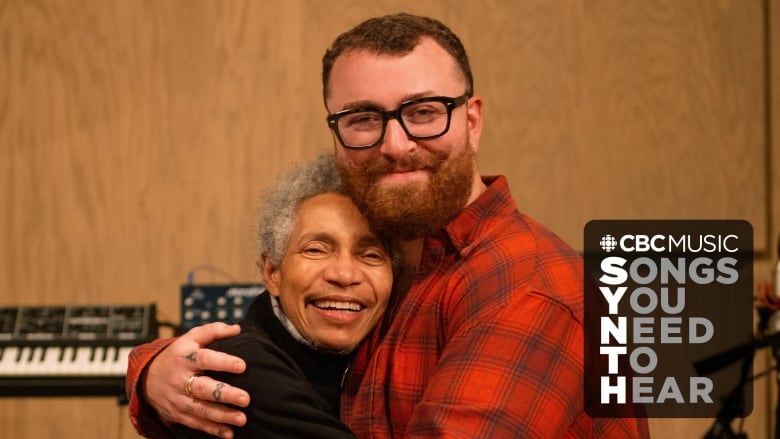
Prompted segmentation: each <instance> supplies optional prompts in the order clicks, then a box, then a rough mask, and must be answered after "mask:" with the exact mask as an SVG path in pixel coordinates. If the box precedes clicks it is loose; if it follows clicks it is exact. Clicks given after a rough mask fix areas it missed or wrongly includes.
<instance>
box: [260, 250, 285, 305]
mask: <svg viewBox="0 0 780 439" xmlns="http://www.w3.org/2000/svg"><path fill="white" fill-rule="evenodd" d="M262 258H263V261H262V264H263V278H264V279H265V287H266V289H268V291H269V292H270V293H271V295H272V296H275V297H279V277H280V276H281V274H280V271H281V270H280V269H279V267H278V266H275V265H273V264H272V263H271V261H270V260H269V259H268V256H267V255H265V254H264V255H263V256H262Z"/></svg>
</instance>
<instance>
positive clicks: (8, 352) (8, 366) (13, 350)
mask: <svg viewBox="0 0 780 439" xmlns="http://www.w3.org/2000/svg"><path fill="white" fill-rule="evenodd" d="M21 350H22V349H21V348H19V347H16V346H7V347H5V348H4V349H3V351H4V352H3V359H2V360H0V373H2V374H3V375H10V374H12V373H14V371H15V369H16V367H17V364H18V361H17V358H18V357H19V353H20V352H21Z"/></svg>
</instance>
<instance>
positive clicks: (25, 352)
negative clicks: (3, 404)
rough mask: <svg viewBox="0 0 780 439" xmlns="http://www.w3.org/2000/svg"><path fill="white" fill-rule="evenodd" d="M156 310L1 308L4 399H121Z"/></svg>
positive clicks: (151, 332)
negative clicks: (132, 357)
mask: <svg viewBox="0 0 780 439" xmlns="http://www.w3.org/2000/svg"><path fill="white" fill-rule="evenodd" d="M155 338H157V321H156V315H155V306H154V305H153V304H148V305H122V306H20V307H0V396H98V395H106V396H109V395H111V396H122V395H124V381H125V374H126V372H127V356H128V354H129V353H130V351H131V350H132V349H133V347H135V346H137V345H139V344H142V343H146V342H148V341H150V340H153V339H155Z"/></svg>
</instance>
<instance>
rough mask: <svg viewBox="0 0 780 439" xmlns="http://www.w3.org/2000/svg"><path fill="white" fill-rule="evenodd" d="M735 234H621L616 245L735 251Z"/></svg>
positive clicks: (644, 249) (672, 250)
mask: <svg viewBox="0 0 780 439" xmlns="http://www.w3.org/2000/svg"><path fill="white" fill-rule="evenodd" d="M738 240H739V236H737V235H733V234H730V235H690V234H688V235H678V236H675V235H664V234H657V235H641V234H637V235H632V234H628V235H623V236H622V237H620V240H618V247H619V248H620V249H621V250H622V251H624V252H626V253H633V252H637V253H639V252H650V251H652V252H656V253H736V252H738V251H739V246H738V245H737V244H738V243H737V241H738Z"/></svg>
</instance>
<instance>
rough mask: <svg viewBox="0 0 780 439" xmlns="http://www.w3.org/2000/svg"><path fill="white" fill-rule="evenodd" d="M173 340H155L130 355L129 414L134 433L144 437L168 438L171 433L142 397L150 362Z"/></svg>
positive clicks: (137, 348) (138, 347)
mask: <svg viewBox="0 0 780 439" xmlns="http://www.w3.org/2000/svg"><path fill="white" fill-rule="evenodd" d="M174 340H175V339H174V338H166V339H157V340H155V341H152V342H150V343H146V344H143V345H140V346H137V347H136V348H135V349H133V351H132V352H131V353H130V357H129V359H128V367H127V378H126V381H125V390H126V393H127V398H128V400H129V401H130V406H129V414H130V421H131V422H132V423H133V427H135V430H136V432H138V434H139V435H141V436H144V437H154V438H168V437H171V433H170V431H169V430H168V428H167V426H166V425H165V424H164V423H163V422H162V420H161V419H160V418H159V416H158V415H157V412H155V411H154V409H152V408H151V407H150V406H149V405H148V404H147V403H146V400H145V399H144V397H143V385H144V381H145V379H146V371H147V369H148V367H149V364H150V363H151V362H152V360H153V359H154V358H155V357H157V355H158V354H159V353H160V352H162V350H163V349H165V348H166V347H167V346H168V345H169V344H171V343H172V342H173V341H174Z"/></svg>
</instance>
